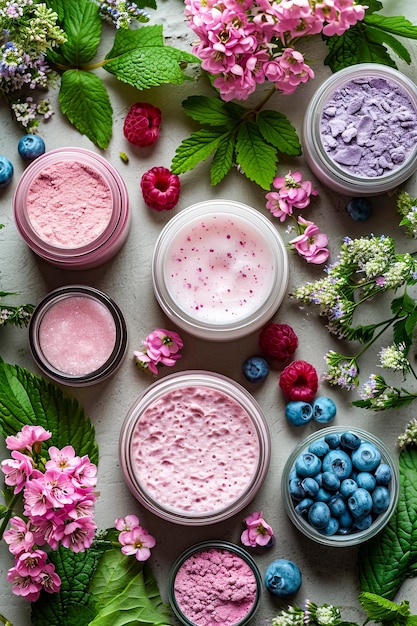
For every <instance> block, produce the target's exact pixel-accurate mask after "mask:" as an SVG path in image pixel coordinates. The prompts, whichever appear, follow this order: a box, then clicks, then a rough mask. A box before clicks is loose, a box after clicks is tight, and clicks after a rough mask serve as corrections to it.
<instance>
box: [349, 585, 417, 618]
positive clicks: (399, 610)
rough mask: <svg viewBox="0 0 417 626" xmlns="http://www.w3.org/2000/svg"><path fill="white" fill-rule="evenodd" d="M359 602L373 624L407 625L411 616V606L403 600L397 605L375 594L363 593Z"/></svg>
mask: <svg viewBox="0 0 417 626" xmlns="http://www.w3.org/2000/svg"><path fill="white" fill-rule="evenodd" d="M359 602H360V604H361V605H362V607H363V608H364V609H365V611H366V612H367V614H368V619H369V620H371V621H373V622H391V621H394V620H395V621H396V624H401V623H402V624H405V623H406V622H407V619H406V618H407V617H408V616H409V615H410V604H409V602H408V601H407V600H403V602H401V604H396V603H395V602H392V601H391V600H388V599H387V598H382V597H381V596H378V595H376V594H374V593H366V592H363V593H361V594H359Z"/></svg>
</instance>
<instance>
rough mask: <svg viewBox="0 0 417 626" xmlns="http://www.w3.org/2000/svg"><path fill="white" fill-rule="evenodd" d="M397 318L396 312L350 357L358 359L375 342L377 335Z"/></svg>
mask: <svg viewBox="0 0 417 626" xmlns="http://www.w3.org/2000/svg"><path fill="white" fill-rule="evenodd" d="M397 318H398V314H397V315H395V316H394V317H393V318H391V319H390V320H389V321H388V322H387V323H386V324H385V326H384V327H383V328H381V330H380V331H379V332H378V333H377V334H376V335H375V336H374V337H372V339H370V340H369V341H368V343H367V344H365V345H364V346H363V348H362V349H361V350H359V352H358V353H357V354H356V355H355V356H354V357H352V358H354V359H355V361H356V360H357V359H359V357H360V356H362V354H363V353H364V352H366V351H367V350H368V348H370V347H371V346H372V344H373V343H375V341H376V340H377V339H378V337H380V336H381V335H382V334H383V333H384V332H385V331H386V330H387V328H389V327H390V326H391V324H392V323H393V322H394V321H395V320H396V319H397ZM381 324H383V322H381Z"/></svg>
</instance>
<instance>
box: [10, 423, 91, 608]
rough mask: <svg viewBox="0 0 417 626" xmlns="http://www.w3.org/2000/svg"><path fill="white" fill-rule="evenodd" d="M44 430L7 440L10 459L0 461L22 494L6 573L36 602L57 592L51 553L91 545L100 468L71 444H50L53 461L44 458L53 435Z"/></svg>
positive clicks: (33, 429) (31, 428)
mask: <svg viewBox="0 0 417 626" xmlns="http://www.w3.org/2000/svg"><path fill="white" fill-rule="evenodd" d="M51 436H52V435H51V433H50V432H49V431H47V430H45V429H44V428H43V427H42V426H30V425H26V426H24V427H23V428H22V430H21V431H20V432H19V433H17V435H15V436H9V437H6V446H7V448H8V449H9V450H11V451H12V452H11V458H10V459H5V460H4V461H2V463H1V469H2V471H3V473H4V474H5V483H6V485H8V486H10V487H13V488H14V493H15V494H20V493H21V494H22V497H23V514H24V516H25V519H22V518H20V517H18V516H15V517H12V518H11V519H10V528H9V529H8V530H6V531H5V532H4V535H3V538H4V540H5V541H6V543H7V544H8V545H9V550H10V552H11V553H12V554H13V555H14V558H15V564H14V567H12V568H11V569H10V570H9V571H8V574H7V579H8V580H9V581H10V582H11V583H12V585H13V592H14V593H15V594H16V595H20V596H23V597H25V598H27V599H28V600H30V601H31V602H34V601H36V600H37V598H38V597H39V594H40V591H41V590H42V589H44V590H45V591H47V592H49V593H54V592H56V591H59V588H60V584H61V581H60V579H59V576H58V575H57V574H56V572H55V568H54V565H53V564H51V563H48V562H47V553H46V552H45V551H44V550H42V549H40V546H45V545H46V546H49V547H50V548H52V549H53V550H55V549H56V548H57V547H58V546H59V545H63V546H65V547H66V548H69V549H70V550H72V551H73V552H81V551H83V550H85V549H86V548H88V547H90V545H91V543H92V541H93V538H94V534H95V530H96V525H95V523H94V521H93V509H94V502H95V495H94V491H93V490H94V487H95V486H96V474H97V468H96V466H95V465H94V463H91V462H90V460H89V458H88V456H86V455H85V456H82V457H80V456H76V454H75V451H74V448H73V447H72V446H65V447H64V448H62V449H58V448H57V447H55V446H51V447H50V448H49V450H48V456H49V459H48V460H46V461H45V459H44V458H43V457H42V455H41V448H42V441H46V440H47V439H49V438H50V437H51Z"/></svg>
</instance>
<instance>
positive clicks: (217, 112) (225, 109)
mask: <svg viewBox="0 0 417 626" xmlns="http://www.w3.org/2000/svg"><path fill="white" fill-rule="evenodd" d="M182 106H183V108H184V109H185V112H186V113H187V115H189V116H190V117H191V118H192V119H193V120H196V121H197V122H201V123H202V124H207V125H208V126H228V125H230V124H234V123H237V122H239V121H240V118H241V117H242V115H243V114H244V113H245V111H246V109H245V108H244V107H242V106H240V105H239V104H235V103H233V102H222V100H220V98H209V97H208V96H190V97H189V98H187V100H184V102H183V103H182Z"/></svg>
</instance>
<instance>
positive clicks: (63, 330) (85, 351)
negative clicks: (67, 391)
mask: <svg viewBox="0 0 417 626" xmlns="http://www.w3.org/2000/svg"><path fill="white" fill-rule="evenodd" d="M29 342H30V349H31V352H32V355H33V358H34V360H35V361H36V363H37V365H38V366H39V368H40V369H41V370H42V371H43V372H44V373H45V374H47V375H48V376H49V377H50V378H52V379H53V380H55V381H57V382H61V383H63V384H67V385H70V386H84V385H91V384H94V383H97V382H100V381H102V380H104V379H105V378H107V377H108V376H110V375H111V374H112V373H113V372H114V371H115V370H116V369H117V367H118V366H119V365H120V363H121V360H122V357H123V356H124V354H125V351H126V346H127V332H126V324H125V321H124V318H123V315H122V313H121V311H120V309H119V308H118V307H117V305H116V304H115V303H114V302H113V301H112V300H111V299H110V298H109V297H108V296H106V295H105V294H104V293H102V292H100V291H98V290H97V289H93V288H92V287H84V286H81V285H74V286H68V287H63V288H61V289H57V290H56V291H53V292H52V293H50V294H49V295H48V296H46V297H45V298H44V299H43V300H42V301H41V302H40V303H39V304H38V305H37V307H36V309H35V311H34V313H33V316H32V318H31V321H30V324H29Z"/></svg>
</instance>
